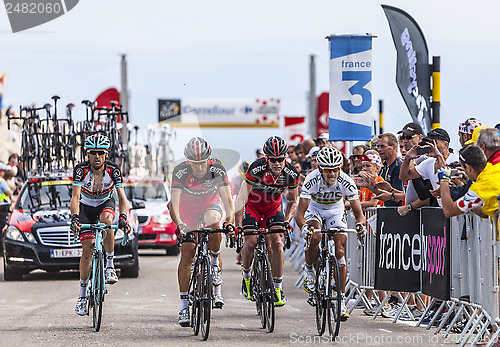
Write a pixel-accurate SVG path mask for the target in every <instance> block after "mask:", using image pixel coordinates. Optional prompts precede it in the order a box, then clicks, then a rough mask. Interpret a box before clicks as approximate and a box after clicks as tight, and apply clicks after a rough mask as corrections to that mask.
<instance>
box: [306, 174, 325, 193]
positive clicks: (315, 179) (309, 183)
mask: <svg viewBox="0 0 500 347" xmlns="http://www.w3.org/2000/svg"><path fill="white" fill-rule="evenodd" d="M320 179H321V176H316V177H313V178H312V179H310V180H309V181H307V182H306V183H304V187H306V189H308V190H309V189H311V188H312V187H313V186H314V185H315V184H316V183H318V181H319V180H320Z"/></svg>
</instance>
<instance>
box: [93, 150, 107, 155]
mask: <svg viewBox="0 0 500 347" xmlns="http://www.w3.org/2000/svg"><path fill="white" fill-rule="evenodd" d="M106 153H108V152H106V151H102V150H100V151H96V150H90V151H89V154H92V155H97V154H99V155H100V156H103V155H104V154H106Z"/></svg>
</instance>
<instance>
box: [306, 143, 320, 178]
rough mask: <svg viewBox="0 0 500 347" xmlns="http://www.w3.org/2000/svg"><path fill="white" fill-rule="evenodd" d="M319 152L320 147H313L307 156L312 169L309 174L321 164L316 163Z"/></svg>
mask: <svg viewBox="0 0 500 347" xmlns="http://www.w3.org/2000/svg"><path fill="white" fill-rule="evenodd" d="M319 150H320V148H319V147H313V148H311V150H310V151H309V153H308V154H307V160H308V162H309V164H310V166H311V168H310V169H309V171H308V172H307V173H310V172H312V171H314V170H316V169H317V168H318V167H319V164H318V162H317V161H316V155H317V154H318V152H319Z"/></svg>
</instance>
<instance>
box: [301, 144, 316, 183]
mask: <svg viewBox="0 0 500 347" xmlns="http://www.w3.org/2000/svg"><path fill="white" fill-rule="evenodd" d="M301 145H302V151H303V152H304V156H305V155H306V154H309V152H310V151H311V148H313V147H315V146H316V142H314V140H313V139H307V140H304V141H302V142H301ZM307 159H308V158H305V157H304V161H301V163H302V174H303V175H304V176H306V175H307V173H308V172H309V170H310V169H311V162H310V161H309V160H307Z"/></svg>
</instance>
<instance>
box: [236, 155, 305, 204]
mask: <svg viewBox="0 0 500 347" xmlns="http://www.w3.org/2000/svg"><path fill="white" fill-rule="evenodd" d="M245 179H246V182H247V183H248V184H251V185H252V190H251V191H250V195H249V196H248V201H247V204H248V205H257V204H258V205H259V207H261V208H262V207H263V205H266V206H268V207H269V208H276V206H279V205H281V194H282V193H283V191H284V190H285V188H290V189H294V188H297V186H298V184H299V173H298V172H297V170H295V167H293V165H292V164H289V163H285V167H284V168H283V170H282V171H281V172H280V174H279V175H275V174H273V173H272V172H271V171H270V170H269V162H268V161H267V158H265V157H263V158H260V159H257V160H255V161H254V162H253V163H252V164H251V165H250V167H249V168H248V170H247V173H246V175H245Z"/></svg>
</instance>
